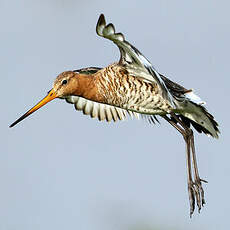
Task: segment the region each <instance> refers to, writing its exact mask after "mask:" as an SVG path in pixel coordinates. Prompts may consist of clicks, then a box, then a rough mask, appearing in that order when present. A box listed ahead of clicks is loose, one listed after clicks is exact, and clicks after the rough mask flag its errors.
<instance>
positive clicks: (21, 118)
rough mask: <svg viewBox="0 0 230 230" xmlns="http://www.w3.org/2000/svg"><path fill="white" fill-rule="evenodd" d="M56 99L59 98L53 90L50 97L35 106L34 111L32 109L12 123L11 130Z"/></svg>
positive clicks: (49, 94)
mask: <svg viewBox="0 0 230 230" xmlns="http://www.w3.org/2000/svg"><path fill="white" fill-rule="evenodd" d="M56 97H57V94H56V93H55V92H54V90H53V89H51V90H50V91H49V93H48V95H47V96H46V97H45V98H43V99H42V100H41V101H40V102H38V103H37V105H35V106H34V107H33V108H32V109H30V110H29V111H27V112H26V113H25V114H24V115H22V116H21V117H19V118H18V119H17V120H16V121H15V122H14V123H12V124H11V125H10V128H11V127H13V126H15V125H16V124H17V123H18V122H20V121H22V120H24V119H25V118H26V117H28V116H29V115H30V114H32V113H33V112H35V111H36V110H38V109H39V108H41V107H42V106H43V105H45V104H46V103H48V102H49V101H52V100H53V99H55V98H56Z"/></svg>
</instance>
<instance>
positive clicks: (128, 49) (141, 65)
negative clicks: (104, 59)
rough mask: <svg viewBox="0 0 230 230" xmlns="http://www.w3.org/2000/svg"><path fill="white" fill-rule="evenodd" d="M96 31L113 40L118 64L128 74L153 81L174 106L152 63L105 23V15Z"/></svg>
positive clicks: (100, 18)
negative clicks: (117, 52) (119, 54)
mask: <svg viewBox="0 0 230 230" xmlns="http://www.w3.org/2000/svg"><path fill="white" fill-rule="evenodd" d="M96 32H97V34H98V35H99V36H101V37H104V38H107V39H109V40H111V41H113V42H114V43H115V44H116V45H117V46H118V48H119V50H120V53H121V57H120V61H119V64H120V65H122V66H124V67H125V68H126V70H127V71H128V72H129V74H131V75H133V76H135V77H139V78H142V80H146V81H149V82H154V83H157V84H158V85H159V88H160V90H161V92H160V93H161V94H162V96H163V98H165V99H166V100H168V101H169V102H170V104H171V105H172V106H173V107H175V106H174V103H173V97H172V95H171V94H170V92H169V90H168V89H167V87H166V85H165V83H164V81H163V80H162V79H161V77H160V75H159V73H158V72H157V71H156V70H155V69H154V67H153V66H152V64H151V63H150V62H149V61H148V60H147V59H146V58H145V57H144V56H143V55H142V54H141V53H140V51H138V50H137V49H136V48H135V47H134V46H132V45H131V44H130V43H129V42H127V41H126V40H125V37H124V35H123V34H122V33H116V32H115V27H114V25H113V24H111V23H109V24H108V25H106V21H105V17H104V15H103V14H101V15H100V17H99V19H98V22H97V27H96Z"/></svg>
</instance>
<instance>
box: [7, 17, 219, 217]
mask: <svg viewBox="0 0 230 230" xmlns="http://www.w3.org/2000/svg"><path fill="white" fill-rule="evenodd" d="M96 32H97V34H98V35H99V36H101V37H103V38H106V39H109V40H111V41H113V42H114V43H115V44H116V45H117V46H118V48H119V50H120V60H119V61H118V62H116V63H114V64H111V65H109V66H107V67H105V68H98V67H88V68H82V69H78V70H71V71H65V72H63V73H61V74H59V75H58V76H57V78H56V79H55V81H54V83H53V88H52V89H51V90H50V91H49V92H48V95H47V96H46V97H45V98H44V99H42V100H41V101H40V102H39V103H38V104H36V105H35V106H34V107H33V108H31V109H30V110H29V111H27V112H26V113H25V114H24V115H22V116H21V117H20V118H19V119H18V120H16V121H15V122H14V123H13V124H11V125H10V127H13V126H15V125H16V124H17V123H18V122H20V121H21V120H23V119H24V118H26V117H27V116H29V115H30V114H32V113H33V112H34V111H36V110H38V109H39V108H41V107H42V106H43V105H45V104H46V103H48V102H49V101H51V100H53V99H55V98H60V99H65V100H66V101H67V102H68V103H71V104H74V106H75V108H76V110H81V111H83V113H84V114H86V115H90V116H91V117H92V118H98V119H99V120H106V121H108V122H109V121H111V120H113V121H117V120H123V119H125V118H126V116H127V114H128V115H130V116H134V117H137V118H138V117H139V115H141V116H144V117H146V118H147V119H148V120H149V121H150V122H152V123H155V122H156V121H158V119H157V116H159V117H161V118H163V119H164V120H166V121H167V122H168V123H169V124H170V125H171V126H173V127H174V128H175V129H176V130H177V131H179V132H180V133H181V135H182V136H183V138H184V141H185V145H186V156H187V157H186V165H187V183H188V195H189V204H190V217H191V216H192V214H193V212H194V210H195V206H196V205H197V207H198V211H199V212H200V210H201V208H202V206H203V205H204V204H205V199H204V190H203V187H202V183H203V182H207V181H205V180H203V179H201V178H200V176H199V172H198V166H197V160H196V154H195V144H194V135H193V130H192V127H193V128H194V129H195V130H196V131H198V132H199V133H205V134H206V135H208V136H212V137H214V138H218V134H219V129H218V124H217V122H216V121H215V120H214V117H213V116H212V115H211V114H210V113H209V112H208V111H207V110H206V108H205V107H204V102H203V101H202V100H201V99H200V98H199V97H198V96H197V95H196V94H194V92H193V90H190V89H186V88H184V87H183V86H181V85H179V84H177V83H175V82H173V81H171V80H169V79H168V78H167V77H165V76H163V75H162V74H160V73H159V72H158V71H157V70H156V69H155V68H154V67H153V66H152V64H151V63H150V62H149V61H148V60H147V59H146V58H145V57H144V56H143V55H142V54H141V53H140V51H139V50H138V49H136V48H135V47H134V46H133V45H131V44H130V43H129V42H128V41H126V40H125V37H124V35H123V34H122V33H116V32H115V27H114V25H113V24H111V23H109V24H106V21H105V17H104V15H103V14H101V15H100V17H99V19H98V22H97V26H96Z"/></svg>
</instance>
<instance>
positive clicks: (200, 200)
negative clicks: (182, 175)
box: [163, 114, 206, 216]
mask: <svg viewBox="0 0 230 230" xmlns="http://www.w3.org/2000/svg"><path fill="white" fill-rule="evenodd" d="M163 117H164V119H166V120H167V121H168V122H169V123H170V124H171V125H172V126H173V127H175V128H176V129H177V130H178V131H179V132H180V133H181V134H182V135H183V137H184V140H185V142H186V153H187V154H186V155H187V170H188V192H189V201H190V216H191V215H192V214H193V212H194V209H195V200H196V203H197V206H198V210H199V211H200V209H201V205H202V206H203V205H204V203H205V200H204V190H203V188H202V184H201V182H202V181H203V182H206V181H205V180H202V179H200V177H199V173H198V167H197V162H196V154H195V145H194V136H193V132H192V130H191V129H190V128H189V127H187V126H186V125H185V124H184V123H183V122H182V121H181V120H180V119H179V118H178V117H177V116H176V115H175V114H171V117H173V118H174V120H175V121H176V122H174V121H173V120H171V119H170V118H168V117H167V116H163ZM177 123H179V125H180V126H179V125H178V124H177ZM191 150H192V162H193V168H194V177H195V178H194V179H195V181H193V180H192V173H191V153H190V151H191Z"/></svg>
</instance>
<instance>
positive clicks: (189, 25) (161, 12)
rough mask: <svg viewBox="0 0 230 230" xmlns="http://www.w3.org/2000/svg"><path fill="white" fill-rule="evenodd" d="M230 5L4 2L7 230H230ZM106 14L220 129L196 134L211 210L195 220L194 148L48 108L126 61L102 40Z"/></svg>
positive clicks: (1, 54) (3, 218) (67, 108)
mask: <svg viewBox="0 0 230 230" xmlns="http://www.w3.org/2000/svg"><path fill="white" fill-rule="evenodd" d="M229 7H230V4H229V1H217V0H216V1H212V0H203V1H200V0H194V1H179V0H175V1H170V0H168V1H164V0H163V1H159V0H157V1H134V0H132V1H131V0H128V1H119V0H117V1H108V0H104V1H89V0H85V1H73V0H56V1H55V0H46V1H45V0H41V1H29V0H21V1H19V0H15V1H8V0H0V32H1V34H0V35H1V37H0V41H1V43H0V63H1V64H0V66H1V116H0V127H1V132H0V138H1V146H0V147H1V148H0V183H1V186H0V230H14V229H15V230H16V229H17V230H21V229H23V230H30V229H33V230H40V229H42V230H48V229H56V230H59V229H69V230H71V229H81V230H126V229H128V230H133V229H135V230H143V229H156V228H157V229H179V230H180V229H209V230H214V229H227V228H228V227H227V226H229V225H228V224H229V205H230V202H229V201H230V200H229V193H230V186H229V161H230V157H229V149H228V145H227V143H229V128H230V127H229V120H228V117H229V95H228V91H229V83H230V81H229V53H230V52H229V51H230V50H229V41H230V31H229V26H230V16H229ZM100 13H104V14H105V16H106V19H107V21H108V22H113V23H114V24H115V26H116V29H117V31H118V32H123V33H124V34H125V36H126V39H127V40H128V41H130V42H131V43H132V44H133V45H134V46H136V47H137V48H138V49H139V50H140V51H141V52H142V53H143V54H144V55H145V56H146V57H147V58H148V59H149V60H150V61H151V62H152V64H153V65H154V66H155V68H156V69H157V70H158V71H159V72H161V73H163V74H166V76H168V77H170V78H171V79H172V80H174V81H176V82H178V83H180V84H182V85H184V86H185V87H187V88H193V89H195V92H196V93H197V94H198V95H199V96H200V97H201V98H202V99H203V100H205V101H206V102H207V108H208V109H209V111H210V112H211V113H213V114H214V116H215V118H216V120H217V121H218V122H219V124H220V129H221V136H220V139H219V140H214V139H212V138H208V137H206V136H205V135H200V134H196V137H195V138H196V149H197V155H198V163H199V168H200V174H201V177H202V178H204V179H206V180H208V182H209V183H208V184H207V185H204V189H205V193H206V200H207V204H206V205H205V207H204V208H203V209H202V212H201V214H198V213H197V210H196V211H195V214H194V216H193V218H192V219H190V218H189V202H188V194H187V184H186V183H187V182H186V164H185V147H184V142H183V138H182V137H181V136H180V134H179V133H178V132H177V131H176V130H174V129H173V128H171V126H170V125H169V124H167V123H166V122H165V121H163V120H161V124H160V125H155V126H153V125H149V124H148V123H147V122H144V121H138V120H130V119H129V120H128V121H124V122H117V123H109V124H107V123H106V122H99V121H97V120H93V119H91V118H90V117H88V116H84V115H83V114H82V113H81V112H77V111H75V110H74V108H73V106H72V105H69V104H67V103H65V101H61V100H54V101H53V102H51V103H50V104H48V105H47V106H45V107H44V108H42V109H41V110H39V111H37V112H36V113H34V114H33V115H32V116H31V117H29V118H27V119H26V120H24V121H23V122H22V123H20V124H18V125H17V126H16V127H14V128H12V129H9V128H8V126H9V125H10V124H11V123H12V122H13V121H14V120H16V119H17V118H18V117H19V116H20V115H22V114H23V113H24V112H25V111H26V110H28V109H29V108H30V107H32V106H33V105H34V104H35V103H37V102H38V101H39V100H40V99H42V98H43V97H44V96H45V95H46V93H47V91H48V90H50V89H51V87H52V83H53V80H54V79H55V77H56V76H57V75H58V74H59V73H61V72H63V71H65V70H72V69H77V68H81V67H87V66H100V67H103V66H106V65H108V64H110V63H112V62H114V61H117V60H118V58H119V52H118V49H117V47H115V46H114V45H113V43H112V42H110V41H107V40H105V39H102V38H99V37H98V36H97V35H96V32H95V25H96V22H97V19H98V17H99V15H100Z"/></svg>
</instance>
